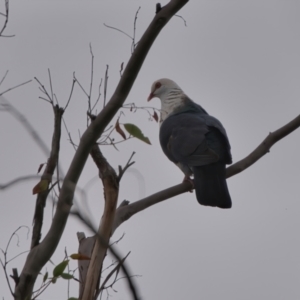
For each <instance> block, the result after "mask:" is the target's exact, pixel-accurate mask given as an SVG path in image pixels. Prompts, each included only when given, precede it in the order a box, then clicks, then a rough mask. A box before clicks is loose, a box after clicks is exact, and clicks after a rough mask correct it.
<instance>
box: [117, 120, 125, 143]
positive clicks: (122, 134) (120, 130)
mask: <svg viewBox="0 0 300 300" xmlns="http://www.w3.org/2000/svg"><path fill="white" fill-rule="evenodd" d="M115 129H116V131H117V132H118V133H119V134H120V135H121V136H122V138H123V139H124V140H126V135H125V133H124V131H123V130H122V128H121V127H120V124H119V119H118V120H117V123H116V125H115Z"/></svg>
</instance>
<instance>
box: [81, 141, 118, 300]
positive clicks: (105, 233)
mask: <svg viewBox="0 0 300 300" xmlns="http://www.w3.org/2000/svg"><path fill="white" fill-rule="evenodd" d="M91 156H92V158H93V160H94V162H95V164H96V165H97V167H98V169H99V177H100V178H101V179H102V182H103V187H104V199H105V206H104V212H103V215H102V218H101V222H100V226H99V229H98V235H99V236H101V239H96V242H95V245H94V249H93V252H92V257H91V260H90V264H89V268H88V271H87V276H86V279H85V284H84V290H83V294H82V297H81V299H82V300H90V299H94V297H95V295H96V293H97V290H98V286H99V282H100V274H101V269H102V263H103V260H104V258H105V255H106V251H107V248H108V242H109V239H110V236H111V232H112V225H113V221H114V217H115V211H116V207H117V202H118V194H119V183H118V178H117V174H116V172H115V170H114V169H113V168H112V167H111V166H110V164H109V163H108V162H107V160H106V159H105V158H104V156H103V155H102V153H101V151H100V149H99V146H98V145H96V144H95V145H94V147H93V148H92V150H91Z"/></svg>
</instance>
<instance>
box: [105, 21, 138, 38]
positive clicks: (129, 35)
mask: <svg viewBox="0 0 300 300" xmlns="http://www.w3.org/2000/svg"><path fill="white" fill-rule="evenodd" d="M103 25H104V26H105V27H108V28H110V29H114V30H117V31H119V32H121V33H123V34H125V35H126V36H128V37H129V38H130V39H131V40H133V37H132V36H130V35H129V34H127V33H126V32H124V31H123V30H120V29H118V28H116V27H112V26H109V25H106V24H105V23H103Z"/></svg>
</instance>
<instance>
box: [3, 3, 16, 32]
mask: <svg viewBox="0 0 300 300" xmlns="http://www.w3.org/2000/svg"><path fill="white" fill-rule="evenodd" d="M0 14H1V16H4V17H5V21H4V24H3V27H2V29H1V30H0V37H1V36H2V37H14V36H15V35H3V34H2V33H3V31H4V30H5V28H6V26H7V23H8V16H9V0H5V14H4V13H0Z"/></svg>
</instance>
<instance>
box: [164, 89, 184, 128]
mask: <svg viewBox="0 0 300 300" xmlns="http://www.w3.org/2000/svg"><path fill="white" fill-rule="evenodd" d="M183 96H184V93H183V91H182V90H181V89H179V88H173V89H172V90H170V91H168V92H166V93H164V94H163V95H161V97H160V100H161V111H160V124H161V123H162V122H163V121H164V120H165V119H166V118H167V117H168V115H169V114H170V113H172V112H173V111H174V110H175V109H176V108H177V107H178V106H181V105H182V104H183Z"/></svg>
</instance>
